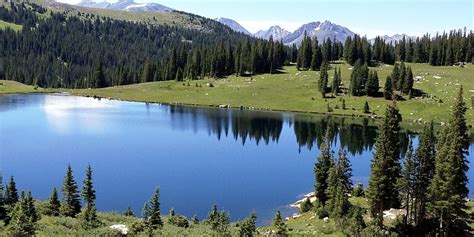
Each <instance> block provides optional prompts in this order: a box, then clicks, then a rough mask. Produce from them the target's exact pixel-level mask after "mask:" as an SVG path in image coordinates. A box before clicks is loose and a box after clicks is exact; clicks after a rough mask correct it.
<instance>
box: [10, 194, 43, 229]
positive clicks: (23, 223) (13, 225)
mask: <svg viewBox="0 0 474 237" xmlns="http://www.w3.org/2000/svg"><path fill="white" fill-rule="evenodd" d="M28 199H29V198H27V197H26V196H25V195H24V193H22V195H21V200H19V202H16V203H15V206H14V208H13V209H12V211H11V212H10V213H9V220H10V222H9V225H8V227H7V231H8V233H9V236H34V235H35V232H36V223H35V222H36V218H34V217H33V216H31V214H32V212H31V208H32V207H33V209H34V203H30V200H28Z"/></svg>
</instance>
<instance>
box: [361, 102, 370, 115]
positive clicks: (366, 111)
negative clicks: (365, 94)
mask: <svg viewBox="0 0 474 237" xmlns="http://www.w3.org/2000/svg"><path fill="white" fill-rule="evenodd" d="M363 111H364V113H365V114H368V113H370V107H369V103H368V102H367V101H365V103H364V110H363Z"/></svg>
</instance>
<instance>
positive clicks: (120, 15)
mask: <svg viewBox="0 0 474 237" xmlns="http://www.w3.org/2000/svg"><path fill="white" fill-rule="evenodd" d="M29 2H31V3H35V4H38V5H41V6H43V7H45V8H47V9H48V10H50V11H53V12H60V13H66V14H67V15H70V16H77V15H78V14H81V15H94V16H101V17H110V18H112V19H115V20H123V21H131V22H140V23H146V24H150V25H173V26H178V27H185V28H189V29H196V30H203V31H212V30H213V29H214V28H215V27H217V26H219V25H220V24H218V23H216V22H214V21H212V20H210V19H207V18H205V17H201V16H197V15H193V14H188V13H185V12H179V11H170V12H158V11H117V10H113V9H101V8H90V7H83V6H78V5H69V4H63V3H58V2H56V1H54V0H31V1H29Z"/></svg>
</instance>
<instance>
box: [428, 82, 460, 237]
mask: <svg viewBox="0 0 474 237" xmlns="http://www.w3.org/2000/svg"><path fill="white" fill-rule="evenodd" d="M466 110H467V108H466V105H465V103H464V100H463V89H462V87H461V89H460V91H459V95H458V97H457V98H456V101H455V104H454V106H453V112H452V115H451V116H452V117H451V120H450V121H449V124H448V125H447V126H446V127H445V128H444V130H443V132H442V134H441V137H440V139H439V144H438V151H437V153H436V163H435V173H434V176H433V179H432V182H431V186H430V212H431V215H432V216H433V217H434V218H436V219H437V220H438V222H439V229H438V230H437V232H438V234H439V235H441V236H447V235H452V234H454V233H462V232H453V231H459V230H458V228H462V226H456V224H457V223H458V222H457V221H459V220H463V218H465V217H466V213H465V208H466V200H465V198H466V197H467V196H468V194H469V190H468V188H467V182H468V180H467V176H466V172H467V170H468V165H467V164H468V161H467V160H466V156H467V155H468V149H469V136H468V128H467V125H466V118H465V113H466ZM453 220H457V221H453ZM461 231H462V230H461Z"/></svg>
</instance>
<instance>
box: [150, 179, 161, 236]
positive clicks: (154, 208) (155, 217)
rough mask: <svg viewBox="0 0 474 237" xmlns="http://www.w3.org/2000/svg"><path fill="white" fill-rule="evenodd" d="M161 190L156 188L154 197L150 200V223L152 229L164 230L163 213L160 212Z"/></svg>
mask: <svg viewBox="0 0 474 237" xmlns="http://www.w3.org/2000/svg"><path fill="white" fill-rule="evenodd" d="M159 198H160V189H159V188H156V190H155V193H154V194H153V197H152V198H151V200H150V204H149V207H150V213H149V217H148V220H147V221H148V223H149V225H150V226H151V227H152V229H157V228H160V229H161V228H162V227H163V221H162V220H161V212H160V200H159Z"/></svg>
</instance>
